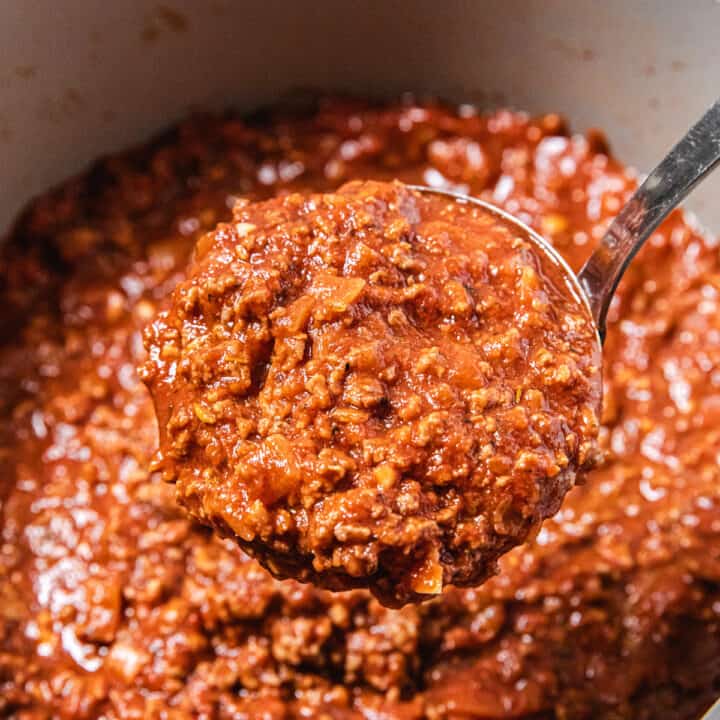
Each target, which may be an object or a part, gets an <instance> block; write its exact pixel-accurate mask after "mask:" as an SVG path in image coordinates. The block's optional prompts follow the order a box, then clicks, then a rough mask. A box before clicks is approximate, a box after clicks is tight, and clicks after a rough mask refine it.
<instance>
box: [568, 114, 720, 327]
mask: <svg viewBox="0 0 720 720" xmlns="http://www.w3.org/2000/svg"><path fill="white" fill-rule="evenodd" d="M719 161H720V100H717V101H716V102H715V104H714V105H713V106H712V107H711V108H710V109H709V110H708V111H707V112H706V113H705V114H704V115H703V116H702V117H701V118H700V120H698V122H697V123H695V125H693V126H692V127H691V128H690V130H688V132H687V134H686V135H685V137H683V139H682V140H680V142H679V143H678V144H677V145H675V147H674V148H673V149H672V150H671V151H670V152H669V153H668V154H667V155H666V156H665V158H664V159H663V160H662V162H661V163H660V164H659V165H658V166H657V167H656V168H655V169H654V170H653V171H652V172H651V173H650V174H649V175H648V176H647V178H646V179H645V182H644V183H643V184H642V185H640V187H639V188H638V189H637V190H636V191H635V193H634V195H633V196H632V197H631V198H630V200H629V201H628V202H627V204H626V205H625V206H624V207H623V208H622V210H620V212H619V214H618V215H617V217H616V218H615V219H614V220H613V222H612V223H611V225H610V227H609V228H608V230H607V232H606V233H605V236H604V237H603V239H602V241H601V242H600V245H599V246H598V247H597V249H596V250H595V252H593V254H592V255H591V256H590V258H589V259H588V261H587V262H586V263H585V265H584V266H583V268H582V270H581V271H580V274H579V275H578V280H579V281H580V285H581V286H582V288H583V290H584V291H585V293H586V295H587V298H588V301H589V303H590V309H591V311H592V314H593V318H594V320H595V324H596V325H597V328H598V332H599V333H600V337H601V338H603V339H604V338H605V322H606V319H607V313H608V308H609V306H610V301H611V300H612V297H613V294H614V292H615V288H617V286H618V283H619V282H620V279H621V278H622V276H623V273H624V272H625V268H627V266H628V264H629V263H630V261H631V260H632V259H633V257H635V253H637V251H638V250H639V249H640V248H641V247H642V245H643V243H644V242H645V240H647V238H648V237H649V236H650V234H651V233H652V232H653V230H655V228H656V227H657V226H658V225H659V224H660V223H661V222H662V221H663V219H664V218H665V216H666V215H667V214H668V213H669V212H670V211H671V210H672V209H673V208H674V207H675V206H676V205H678V203H680V202H681V201H682V200H683V198H685V196H686V195H687V194H688V193H689V192H690V191H691V190H692V189H693V188H694V187H695V185H696V184H697V183H698V182H700V180H702V179H703V178H704V177H705V175H707V173H709V172H710V171H711V170H713V169H714V168H715V166H716V165H717V164H718V162H719Z"/></svg>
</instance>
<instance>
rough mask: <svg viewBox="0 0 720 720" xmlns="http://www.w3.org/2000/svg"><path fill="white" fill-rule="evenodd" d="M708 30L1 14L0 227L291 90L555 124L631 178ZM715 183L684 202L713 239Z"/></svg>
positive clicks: (294, 9)
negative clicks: (139, 153) (553, 114)
mask: <svg viewBox="0 0 720 720" xmlns="http://www.w3.org/2000/svg"><path fill="white" fill-rule="evenodd" d="M718 23H720V5H718V4H717V3H716V2H714V1H713V0H696V1H695V2H693V3H690V4H684V3H679V2H676V0H647V1H645V0H636V2H632V3H628V2H626V1H625V0H605V1H604V2H602V3H598V2H593V1H592V0H505V1H504V2H502V3H498V2H492V1H490V2H481V1H479V0H476V1H475V2H473V1H467V2H462V1H461V0H445V1H444V2H437V1H435V2H431V1H430V0H416V1H415V2H412V3H405V2H400V1H399V0H385V1H383V0H367V1H366V2H355V1H353V2H343V3H337V2H331V1H330V0H316V2H312V3H310V2H301V3H288V2H285V1H284V0H264V2H262V3H256V2H252V3H250V2H233V1H232V0H207V2H202V3H198V2H195V1H194V0H166V1H165V2H164V3H162V4H156V3H154V2H147V1H146V0H121V1H120V2H116V3H96V2H87V1H86V2H83V0H65V1H64V2H62V3H48V2H43V1H42V0H32V1H31V2H15V3H5V4H3V6H2V8H0V58H2V62H0V152H1V153H2V158H3V162H2V165H1V167H0V186H1V187H2V189H3V192H2V193H0V229H2V228H5V227H6V226H7V224H8V223H9V222H10V220H11V219H12V217H13V215H14V214H15V213H16V212H17V211H18V209H19V208H20V207H21V206H22V205H23V204H24V203H25V202H26V201H27V200H28V199H29V197H30V196H32V195H34V194H36V193H38V192H40V191H42V190H43V189H45V188H46V187H47V186H48V185H50V184H52V183H55V182H58V181H59V180H61V179H62V178H63V177H66V176H67V175H69V174H71V173H74V172H77V171H78V170H80V169H81V168H82V167H83V166H85V165H86V164H87V163H88V162H90V161H91V160H92V159H93V158H94V157H96V156H97V155H99V154H100V153H105V152H109V151H112V150H115V149H118V148H121V147H123V146H125V145H128V144H131V143H135V142H138V141H140V140H142V139H144V138H145V137H146V136H148V135H149V134H150V133H152V132H154V131H156V130H158V129H160V128H162V127H164V126H166V125H167V124H169V123H171V122H172V121H173V120H174V119H176V118H178V117H180V116H182V115H184V114H186V113H187V112H189V111H191V110H193V109H219V108H224V107H227V106H234V107H236V108H238V109H240V110H248V109H251V108H253V107H256V106H258V105H261V104H264V103H268V102H272V101H273V100H276V99H277V98H278V97H281V96H282V95H283V94H286V93H287V92H288V91H291V90H293V89H297V88H310V89H312V88H316V89H325V90H332V89H336V90H343V91H351V92H354V93H359V94H362V93H372V94H375V95H397V94H398V93H401V92H403V91H407V90H411V91H415V92H421V93H422V92H425V93H433V94H439V95H442V96H445V97H448V98H451V99H465V100H472V101H476V102H478V103H479V104H481V105H484V106H487V105H507V106H511V107H517V108H525V109H528V110H530V111H532V112H541V111H550V110H554V111H559V112H562V113H564V114H566V115H567V116H568V117H569V118H570V119H571V121H572V123H573V126H574V127H575V128H577V129H578V130H584V129H586V128H588V127H590V126H599V127H601V128H603V129H604V130H606V131H607V133H608V135H609V138H610V141H611V144H612V146H613V147H614V148H615V151H616V153H617V154H618V155H620V156H621V157H622V158H623V159H624V160H626V161H628V162H630V163H632V164H634V165H635V166H636V167H638V169H640V170H641V171H646V170H648V169H649V168H650V167H651V164H652V163H653V161H654V160H655V159H657V158H659V155H660V154H661V153H662V152H664V151H665V150H666V149H667V148H668V146H669V145H670V144H671V143H672V141H673V139H675V138H676V137H678V136H679V134H680V133H681V132H683V131H684V129H685V128H686V127H687V126H688V125H689V124H690V123H691V122H693V121H694V119H695V118H696V117H697V116H698V115H699V114H700V113H701V112H702V110H703V109H704V108H705V107H706V106H708V105H709V104H710V103H711V102H712V101H713V100H714V98H715V94H716V93H717V87H718V85H717V78H718V76H720V46H719V45H718V43H717V33H716V28H717V27H718ZM718 183H720V178H718V179H715V180H711V181H709V182H708V183H707V184H706V186H705V187H703V189H702V190H701V191H699V192H698V193H697V195H695V196H693V199H692V201H691V202H690V206H691V207H692V208H693V209H694V210H696V211H697V213H698V214H699V215H700V216H701V217H702V220H703V222H704V223H706V224H707V226H708V227H710V228H714V229H718V228H720V206H718V207H715V206H714V205H713V204H712V203H711V198H712V197H713V195H714V192H715V189H716V188H717V187H718Z"/></svg>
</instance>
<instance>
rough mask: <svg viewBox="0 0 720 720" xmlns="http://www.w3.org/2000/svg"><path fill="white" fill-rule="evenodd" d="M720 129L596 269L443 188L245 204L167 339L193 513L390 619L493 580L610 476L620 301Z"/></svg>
mask: <svg viewBox="0 0 720 720" xmlns="http://www.w3.org/2000/svg"><path fill="white" fill-rule="evenodd" d="M719 129H720V106H718V105H717V104H716V105H715V106H713V107H712V108H711V109H710V110H709V111H708V113H707V114H706V115H705V116H704V117H703V118H702V119H701V120H700V121H699V122H698V124H697V125H695V126H694V127H693V128H692V129H691V130H690V131H689V133H688V134H687V135H686V137H685V138H684V139H683V140H682V141H681V142H680V143H679V144H678V145H677V146H676V147H675V148H674V149H673V150H672V151H671V153H670V154H669V155H668V156H667V157H666V158H665V160H663V162H662V163H661V164H660V165H659V166H658V168H657V169H656V170H655V171H653V173H651V175H650V176H649V177H648V178H647V180H646V181H645V183H643V184H642V185H641V187H640V188H639V189H638V190H637V192H636V193H635V194H634V195H633V197H632V198H631V200H630V202H629V203H628V204H627V206H626V207H625V208H624V209H623V210H622V211H621V212H620V213H619V215H618V217H617V219H616V220H615V222H614V223H613V224H612V225H611V226H610V228H609V230H608V233H607V235H606V237H605V238H604V240H603V241H602V242H601V244H600V246H599V247H598V249H597V250H596V251H595V253H594V254H593V255H592V256H591V258H590V259H589V260H588V262H587V264H586V265H585V267H584V268H583V270H582V271H581V272H580V273H579V275H578V276H577V277H576V276H575V275H574V274H573V273H572V271H571V270H570V269H569V268H568V267H567V265H566V264H565V263H564V261H563V260H562V259H561V258H560V257H559V256H558V255H557V253H556V252H555V250H554V249H553V248H552V247H551V246H549V245H548V244H547V243H546V242H545V241H544V240H543V239H542V238H541V237H539V236H538V235H537V234H535V233H534V232H533V231H532V230H530V229H529V228H528V227H526V226H525V225H523V224H522V223H519V222H518V221H517V220H515V219H514V218H512V217H511V216H509V215H507V214H506V213H504V212H502V211H500V210H498V209H496V208H494V207H493V206H490V205H487V204H485V203H483V202H481V201H478V200H475V199H472V198H467V197H462V196H458V195H454V194H452V193H446V192H443V191H437V190H431V189H428V188H419V187H411V186H405V185H402V184H400V183H376V182H354V183H349V184H348V185H345V186H344V187H343V188H341V189H340V190H339V191H337V192H336V193H327V194H318V195H310V196H304V195H289V196H286V197H281V198H277V199H274V200H270V201H266V202H264V203H256V204H249V203H240V204H239V205H238V206H237V207H236V209H235V212H234V219H233V222H232V223H228V224H223V225H220V226H218V228H216V229H215V230H214V231H213V232H211V233H209V234H208V235H206V236H205V237H203V238H202V239H201V240H200V242H199V243H198V246H197V248H196V253H195V257H194V260H193V261H192V263H191V266H190V268H189V272H188V276H187V279H186V280H185V281H184V282H182V283H181V284H180V285H179V286H178V287H177V288H176V289H175V291H174V292H173V294H172V297H171V301H170V306H169V308H168V310H166V311H165V312H164V313H162V314H161V315H160V316H159V317H158V318H157V319H156V320H155V321H154V323H153V324H152V325H151V326H150V327H149V328H148V330H147V333H146V346H147V348H148V351H149V359H148V361H147V362H146V364H145V365H144V367H143V377H144V379H145V381H146V383H147V384H148V386H149V388H150V390H151V393H152V395H153V398H154V401H155V406H156V411H157V416H158V422H159V428H160V452H159V454H158V460H157V467H158V469H160V470H161V471H162V473H163V475H164V476H165V478H166V479H167V480H168V481H172V482H175V483H176V487H177V497H178V500H179V502H180V503H181V504H182V505H183V506H184V507H186V508H187V509H188V510H189V512H190V514H191V515H193V517H195V518H197V519H199V520H201V521H202V522H205V523H207V524H209V525H211V526H213V527H214V528H216V529H217V530H218V531H219V532H220V533H222V534H224V535H228V536H232V537H234V538H236V539H237V541H238V542H239V543H240V544H241V545H242V547H243V548H244V549H245V550H246V551H248V552H249V553H250V554H252V555H253V556H255V557H256V558H258V559H259V560H260V561H261V562H262V563H263V564H264V565H265V566H266V567H267V568H268V569H269V570H270V571H271V572H273V573H274V574H275V575H277V576H279V577H295V578H298V579H300V580H305V581H311V582H314V583H316V584H319V585H323V586H325V587H329V588H332V589H336V590H341V589H349V588H354V587H368V588H369V589H370V590H371V591H372V592H373V593H374V594H375V595H376V596H377V597H378V598H379V599H380V600H381V601H382V602H383V603H385V604H387V605H391V606H399V605H402V604H404V603H407V602H412V601H418V600H422V599H425V598H428V597H431V596H433V595H435V594H438V593H439V592H441V591H442V589H443V587H445V586H446V585H449V584H454V585H460V586H467V585H477V584H479V583H481V582H483V581H484V580H485V579H487V578H488V577H489V576H490V575H492V574H493V573H494V572H495V569H496V562H497V560H498V558H499V557H500V556H501V555H502V554H504V553H505V552H507V551H508V550H510V549H511V548H512V547H514V546H516V545H518V544H520V543H522V542H524V541H525V540H526V539H527V538H528V536H529V535H530V534H531V533H532V532H533V530H535V529H536V528H538V527H539V525H540V523H541V522H542V520H543V519H545V518H547V517H549V516H551V515H553V514H554V513H555V512H556V511H557V510H558V509H559V506H560V504H561V502H562V499H563V497H564V495H565V494H566V493H567V492H568V490H569V489H570V488H571V487H572V486H573V485H574V484H575V483H577V482H579V481H581V479H582V477H583V475H584V473H585V472H586V471H587V470H589V469H590V468H591V467H592V466H593V465H594V464H595V463H596V462H597V459H598V454H599V453H598V449H597V433H598V426H599V421H598V414H599V405H600V398H601V373H600V355H601V338H602V337H603V335H604V329H605V320H606V316H607V309H608V307H609V304H610V301H611V298H612V294H613V292H614V290H615V288H616V286H617V283H618V282H619V279H620V277H621V276H622V273H623V271H624V269H625V267H626V266H627V264H628V262H629V261H630V259H631V258H632V257H633V255H634V254H635V252H636V251H637V250H638V249H639V247H640V246H641V245H642V243H643V242H644V241H645V239H646V238H647V237H648V236H649V235H650V233H651V232H652V230H653V229H654V228H655V227H656V226H657V225H658V224H659V222H660V221H661V220H662V219H663V217H665V215H666V214H667V213H668V212H669V211H670V210H671V209H672V208H673V207H674V206H675V205H676V204H677V203H678V202H680V200H681V199H682V198H683V197H684V196H685V195H686V194H687V193H688V192H689V191H690V189H691V188H692V187H693V185H694V184H695V183H696V182H697V181H698V180H699V179H700V178H701V177H703V175H704V174H705V173H707V172H708V171H709V170H710V169H712V168H713V167H714V166H715V164H716V163H717V161H718V159H719V158H720V130H719Z"/></svg>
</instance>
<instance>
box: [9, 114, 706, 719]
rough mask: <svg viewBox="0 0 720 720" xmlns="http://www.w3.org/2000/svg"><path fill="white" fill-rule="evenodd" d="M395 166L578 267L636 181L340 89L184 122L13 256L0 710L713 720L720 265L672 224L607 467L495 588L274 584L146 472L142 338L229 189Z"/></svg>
mask: <svg viewBox="0 0 720 720" xmlns="http://www.w3.org/2000/svg"><path fill="white" fill-rule="evenodd" d="M395 177H396V178H399V179H401V180H403V181H405V182H410V183H420V184H426V185H433V186H437V187H445V188H449V189H455V190H459V191H461V192H469V193H472V194H476V195H479V196H480V197H482V198H484V199H487V200H490V201H491V202H496V203H499V204H500V205H502V206H503V207H504V208H505V209H506V210H508V211H510V212H511V213H513V214H515V215H518V216H519V217H520V218H521V219H522V220H524V221H526V222H527V223H528V224H529V225H531V226H532V227H534V228H536V229H538V230H541V229H542V230H543V232H545V233H546V235H547V237H548V238H549V239H550V240H551V241H552V242H553V243H554V245H555V246H556V248H558V249H559V250H560V252H561V253H562V254H563V255H564V256H565V258H566V259H567V260H568V261H569V262H570V263H571V265H572V266H573V267H574V268H576V269H577V268H578V267H580V265H581V264H582V263H583V261H584V260H585V258H586V257H587V255H588V253H589V252H590V250H591V248H592V246H593V245H594V244H595V243H596V242H597V241H598V240H599V238H600V237H601V235H602V233H603V231H604V229H605V228H606V226H607V223H608V222H609V220H610V219H611V218H612V217H613V216H614V214H615V213H616V212H617V210H618V209H619V208H620V206H621V203H622V202H623V201H624V200H625V199H626V198H627V197H628V195H629V193H630V192H632V190H633V188H634V187H635V176H634V174H633V173H632V172H630V171H628V170H626V169H625V168H624V167H623V166H622V165H621V164H620V163H619V162H618V161H616V160H615V159H613V158H612V157H610V156H608V155H607V149H606V145H605V144H604V143H599V142H597V136H596V135H593V136H592V137H591V138H585V137H583V136H571V135H568V133H567V130H566V128H565V126H564V124H563V123H562V122H561V121H560V119H559V118H558V117H557V116H556V115H545V116H542V117H539V118H534V119H531V118H528V117H527V116H525V115H523V114H521V113H510V112H506V111H497V112H492V113H489V114H485V115H483V114H479V113H478V112H477V111H476V110H474V109H473V108H472V107H469V106H467V105H462V106H459V107H457V108H453V107H447V106H444V105H438V104H434V103H414V102H407V103H394V104H390V105H387V106H376V105H372V104H368V103H365V102H355V101H353V102H348V101H338V100H332V101H326V102H322V103H320V104H319V105H318V106H317V107H316V108H315V109H314V110H312V111H311V112H309V114H307V115H303V116H297V115H295V114H287V113H285V112H281V111H272V112H266V113H263V114H260V115H258V116H257V117H255V118H253V119H252V120H243V119H238V118H236V117H233V116H229V115H227V116H221V117H214V118H207V117H205V118H203V117H196V118H193V119H191V120H188V121H186V122H184V123H182V124H181V125H180V126H179V127H177V128H176V129H174V130H172V131H169V132H167V133H165V134H163V135H162V137H160V138H158V139H157V140H155V141H153V142H152V143H149V144H147V145H144V146H143V147H141V148H139V149H137V150H132V151H129V152H123V153H122V154H119V155H115V156H113V157H111V158H108V159H105V160H102V161H100V162H98V163H97V164H96V165H95V166H94V167H93V168H92V169H91V170H90V171H88V172H87V173H85V174H83V175H82V176H81V177H79V178H76V179H74V180H70V181H68V182H66V183H64V184H63V185H62V186H61V187H60V188H58V189H57V190H54V191H52V192H48V193H46V194H45V195H44V196H43V197H41V198H39V199H37V200H36V201H34V202H33V203H32V205H31V206H30V208H29V209H28V210H27V211H26V212H25V213H24V215H23V216H22V218H20V219H19V221H18V223H17V225H16V227H15V229H14V230H13V231H12V232H11V234H10V237H9V238H7V242H5V244H4V246H3V250H2V256H1V257H0V297H1V298H2V305H3V310H4V312H3V314H2V316H1V317H0V457H1V458H2V463H0V716H3V717H10V718H13V719H14V720H15V719H17V720H38V719H41V720H50V719H53V720H54V719H55V718H60V719H61V720H66V719H72V720H76V719H80V720H82V719H83V718H97V719H98V720H99V719H100V718H103V719H104V720H117V719H119V718H123V720H128V719H129V720H134V719H135V718H137V719H142V720H145V719H146V718H149V719H150V720H190V719H194V720H197V719H202V720H238V718H251V719H253V720H254V719H255V718H264V719H265V720H267V718H270V719H275V718H282V719H283V720H294V719H296V718H308V717H312V718H323V719H324V718H333V719H335V720H338V719H342V720H348V719H349V720H371V719H372V720H378V719H379V718H382V719H383V720H408V719H412V720H420V719H427V720H468V718H524V719H526V720H539V719H540V720H549V719H552V718H555V719H557V718H562V719H564V720H578V719H583V720H585V719H592V720H618V719H619V718H622V719H625V718H627V719H630V718H632V719H633V720H650V719H653V720H654V719H655V718H663V719H664V720H697V718H698V717H699V716H700V715H701V714H702V711H703V710H704V709H705V708H707V707H708V706H709V705H710V703H711V702H712V701H713V700H714V699H715V698H716V697H717V696H718V695H719V694H720V470H719V469H718V468H719V466H720V462H719V459H718V447H720V251H719V248H718V243H717V240H716V239H715V238H713V237H711V236H709V235H706V234H704V233H702V232H701V231H700V230H699V229H698V227H697V225H696V223H694V222H692V221H691V220H690V219H689V218H687V217H686V216H685V215H683V213H681V212H675V213H673V214H672V215H671V217H670V218H668V220H667V221H666V222H665V223H663V225H662V226H661V227H660V228H659V230H658V231H657V232H656V233H654V234H653V236H652V238H651V240H650V241H649V242H648V244H647V245H646V247H644V248H643V250H642V251H641V253H640V255H639V256H638V258H637V260H636V261H635V262H633V263H632V265H631V267H630V269H629V270H628V274H627V275H626V277H625V279H624V280H623V283H622V285H621V287H620V290H619V296H618V298H617V302H616V303H615V305H614V307H613V310H612V316H611V319H610V325H609V328H608V335H607V339H606V341H605V346H604V349H603V373H604V381H603V385H604V406H603V416H602V428H601V434H600V442H601V445H602V447H603V448H604V449H605V451H606V455H607V459H606V461H605V462H604V464H603V465H602V466H601V467H598V468H596V469H594V470H592V471H591V472H590V474H589V477H588V479H587V482H586V483H585V484H584V485H582V486H579V487H575V488H573V489H572V490H571V491H570V492H569V493H568V495H567V497H566V498H565V500H564V502H563V506H562V508H561V509H560V511H559V512H558V513H557V514H556V515H555V516H554V517H553V518H551V519H548V520H546V521H545V522H544V524H543V527H542V529H541V530H540V533H539V534H538V535H537V537H536V538H535V539H534V540H533V541H531V542H527V543H525V544H524V545H522V546H520V547H518V548H516V549H514V550H512V551H510V552H509V553H507V554H506V555H505V556H504V557H502V558H501V559H500V562H499V565H500V573H499V574H498V575H497V576H495V577H493V578H491V579H490V580H488V582H486V583H485V584H484V585H482V586H480V587H478V588H468V589H458V588H448V589H447V590H446V591H445V592H444V593H443V594H442V595H440V596H438V597H437V598H435V599H433V600H431V601H429V602H426V603H422V604H418V605H408V606H406V607H404V608H402V609H400V610H388V609H387V608H385V607H383V606H381V605H380V604H379V603H378V602H377V601H376V600H374V599H373V598H372V597H371V596H370V595H369V593H367V591H364V590H354V591H351V592H347V593H332V592H328V591H324V590H319V589H317V588H314V587H313V586H312V585H309V584H299V583H297V582H295V581H293V580H286V581H282V582H279V581H277V580H274V579H273V578H272V577H271V576H270V575H269V574H268V573H267V572H266V571H265V570H264V569H263V568H262V567H260V565H258V564H257V563H256V562H255V561H253V560H251V559H249V558H248V556H247V555H246V554H244V553H243V551H242V550H241V549H240V548H239V547H238V546H237V545H236V544H235V543H233V542H231V541H229V540H222V539H219V538H218V537H216V536H215V534H214V533H211V532H209V531H208V530H207V528H205V527H203V526H201V525H200V524H197V523H194V522H192V521H190V520H189V519H188V518H187V516H186V513H185V512H183V511H182V510H180V509H179V508H178V507H177V504H176V502H175V499H174V491H173V489H172V487H171V486H169V485H166V484H165V483H163V482H162V481H161V479H160V478H159V477H158V476H157V474H156V473H151V472H149V470H148V468H149V464H150V460H151V458H152V455H153V453H154V452H155V450H156V448H157V442H158V438H157V431H156V426H155V420H154V412H153V408H152V402H151V400H150V397H149V393H148V392H147V389H146V388H145V387H144V385H143V384H142V383H141V382H139V381H138V379H137V377H136V374H135V370H134V368H135V366H136V365H137V364H138V363H140V362H142V361H143V359H144V351H143V348H142V342H141V336H140V329H141V328H142V327H144V326H145V325H147V324H148V322H149V321H150V320H152V318H153V317H154V316H155V313H156V312H157V310H158V306H159V303H160V299H161V298H163V297H165V296H166V295H167V294H168V292H170V291H171V290H172V288H173V287H174V286H175V285H177V283H178V281H180V280H181V279H182V270H183V268H184V267H185V266H186V264H187V261H188V253H189V252H190V249H191V248H192V247H193V245H194V244H195V242H196V241H197V240H198V239H199V237H200V236H201V235H202V234H203V233H204V232H206V231H208V230H211V229H212V228H213V227H214V226H215V225H216V224H217V223H218V222H219V221H223V220H229V219H230V218H231V208H232V206H233V205H234V204H235V202H236V200H237V198H238V197H239V196H242V197H245V198H247V199H250V200H258V199H263V198H268V197H272V196H279V195H284V194H287V193H288V192H296V191H302V192H308V191H326V190H331V189H333V188H335V187H338V186H339V185H340V184H342V183H343V182H344V181H346V180H350V179H352V178H376V179H381V180H388V179H392V178H395ZM100 588H102V590H101V589H100ZM328 621H329V623H330V632H329V633H328ZM296 636H297V637H301V638H304V639H303V645H305V644H307V645H310V646H312V651H311V652H310V651H306V650H304V649H303V648H301V647H300V646H299V645H300V644H299V643H298V642H297V641H296Z"/></svg>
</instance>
